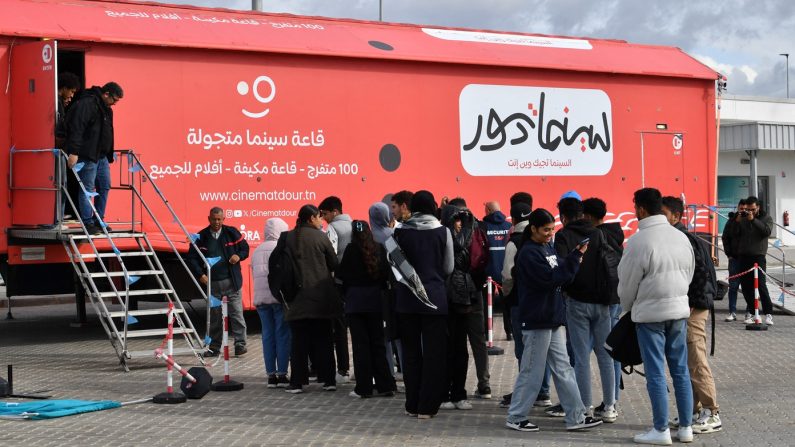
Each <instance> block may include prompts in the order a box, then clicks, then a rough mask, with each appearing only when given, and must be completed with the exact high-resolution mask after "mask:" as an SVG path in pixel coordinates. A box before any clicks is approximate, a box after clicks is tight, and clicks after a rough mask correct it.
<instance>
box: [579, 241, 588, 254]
mask: <svg viewBox="0 0 795 447" xmlns="http://www.w3.org/2000/svg"><path fill="white" fill-rule="evenodd" d="M588 244H589V242H586V243H584V244H582V245H578V246H577V250H580V253H582V254H585V252H586V251H588Z"/></svg>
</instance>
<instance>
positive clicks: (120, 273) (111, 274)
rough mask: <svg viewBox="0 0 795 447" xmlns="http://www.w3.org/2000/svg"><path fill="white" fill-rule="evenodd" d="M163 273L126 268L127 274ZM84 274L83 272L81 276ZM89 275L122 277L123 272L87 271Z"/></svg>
mask: <svg viewBox="0 0 795 447" xmlns="http://www.w3.org/2000/svg"><path fill="white" fill-rule="evenodd" d="M161 273H163V271H162V270H127V275H129V276H151V275H159V274H161ZM85 275H86V274H85V273H83V276H85ZM89 276H91V277H92V278H107V277H108V276H112V277H123V276H124V272H108V273H107V274H105V272H99V273H89Z"/></svg>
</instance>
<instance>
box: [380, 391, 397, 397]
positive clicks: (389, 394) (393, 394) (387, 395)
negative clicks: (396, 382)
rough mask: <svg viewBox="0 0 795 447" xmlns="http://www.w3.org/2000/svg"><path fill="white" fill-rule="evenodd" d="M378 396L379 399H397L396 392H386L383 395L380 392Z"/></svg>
mask: <svg viewBox="0 0 795 447" xmlns="http://www.w3.org/2000/svg"><path fill="white" fill-rule="evenodd" d="M376 396H378V397H395V392H394V391H384V392H383V393H381V392H379V393H378V394H376Z"/></svg>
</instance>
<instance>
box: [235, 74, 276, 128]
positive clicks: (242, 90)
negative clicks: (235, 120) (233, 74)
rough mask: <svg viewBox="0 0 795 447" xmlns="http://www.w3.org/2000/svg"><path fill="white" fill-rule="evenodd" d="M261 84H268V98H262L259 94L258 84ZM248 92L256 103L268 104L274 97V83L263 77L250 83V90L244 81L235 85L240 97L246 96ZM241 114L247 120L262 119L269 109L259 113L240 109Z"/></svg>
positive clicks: (267, 77)
mask: <svg viewBox="0 0 795 447" xmlns="http://www.w3.org/2000/svg"><path fill="white" fill-rule="evenodd" d="M263 82H264V83H266V84H268V89H269V90H270V94H269V95H268V96H262V95H261V94H260V84H262V83H263ZM249 91H250V92H251V95H252V96H254V99H256V100H257V102H259V103H262V104H268V103H269V102H271V101H273V98H275V97H276V83H274V82H273V79H271V78H270V77H269V76H265V75H262V76H259V77H257V79H255V80H254V82H253V83H252V85H251V88H249V86H248V82H246V81H240V82H238V83H237V93H238V94H240V96H246V95H248V94H249ZM241 112H243V115H246V116H247V117H249V118H262V117H263V116H265V115H267V114H268V112H270V109H268V108H266V109H265V110H262V111H260V112H249V111H248V110H246V109H242V110H241Z"/></svg>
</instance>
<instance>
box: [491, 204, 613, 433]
mask: <svg viewBox="0 0 795 447" xmlns="http://www.w3.org/2000/svg"><path fill="white" fill-rule="evenodd" d="M528 221H529V223H528V226H527V227H526V228H525V231H524V234H523V238H524V243H523V244H522V249H521V250H520V251H519V254H518V255H517V256H516V278H515V280H516V284H515V287H517V288H518V289H517V290H518V298H519V325H520V327H521V329H522V341H523V342H524V352H523V353H522V361H521V366H520V370H519V374H518V375H517V377H516V384H515V385H514V388H513V397H512V399H511V406H510V408H509V410H508V419H507V421H506V423H505V426H506V427H508V428H510V429H513V430H518V431H523V432H535V431H538V430H539V429H538V426H536V425H535V424H533V423H531V422H530V421H529V420H528V419H527V413H528V412H529V411H530V409H531V407H532V406H533V402H534V401H535V399H536V396H537V395H538V391H539V389H540V388H541V381H542V380H543V378H544V370H545V368H546V366H547V364H548V365H549V367H550V369H551V371H552V375H553V377H554V379H555V386H556V388H557V392H558V396H559V397H560V401H561V405H562V406H563V409H564V411H565V413H566V416H565V422H566V429H567V430H582V429H586V428H590V427H595V426H597V425H599V424H601V423H602V420H601V419H597V418H594V417H592V416H588V415H587V414H586V408H585V406H584V405H583V404H582V398H581V397H580V391H579V389H578V388H577V381H576V380H575V377H574V369H573V368H572V367H571V365H570V364H569V356H568V354H567V353H566V336H565V332H564V329H563V323H564V321H565V314H564V305H563V297H562V296H561V293H560V289H561V287H562V286H563V285H564V284H567V283H568V282H570V281H571V280H572V278H574V276H575V275H576V274H577V270H578V269H579V267H580V262H581V261H582V257H583V254H585V253H586V251H587V250H588V243H587V241H585V243H584V244H582V245H579V246H578V247H577V249H576V250H574V251H572V252H571V253H569V254H568V255H566V256H565V257H560V256H558V255H557V253H556V252H555V248H554V245H553V244H552V234H553V232H554V231H555V218H554V216H552V214H550V212H549V211H547V210H545V209H543V208H539V209H537V210H535V211H533V212H532V213H530V217H529V220H528Z"/></svg>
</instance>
